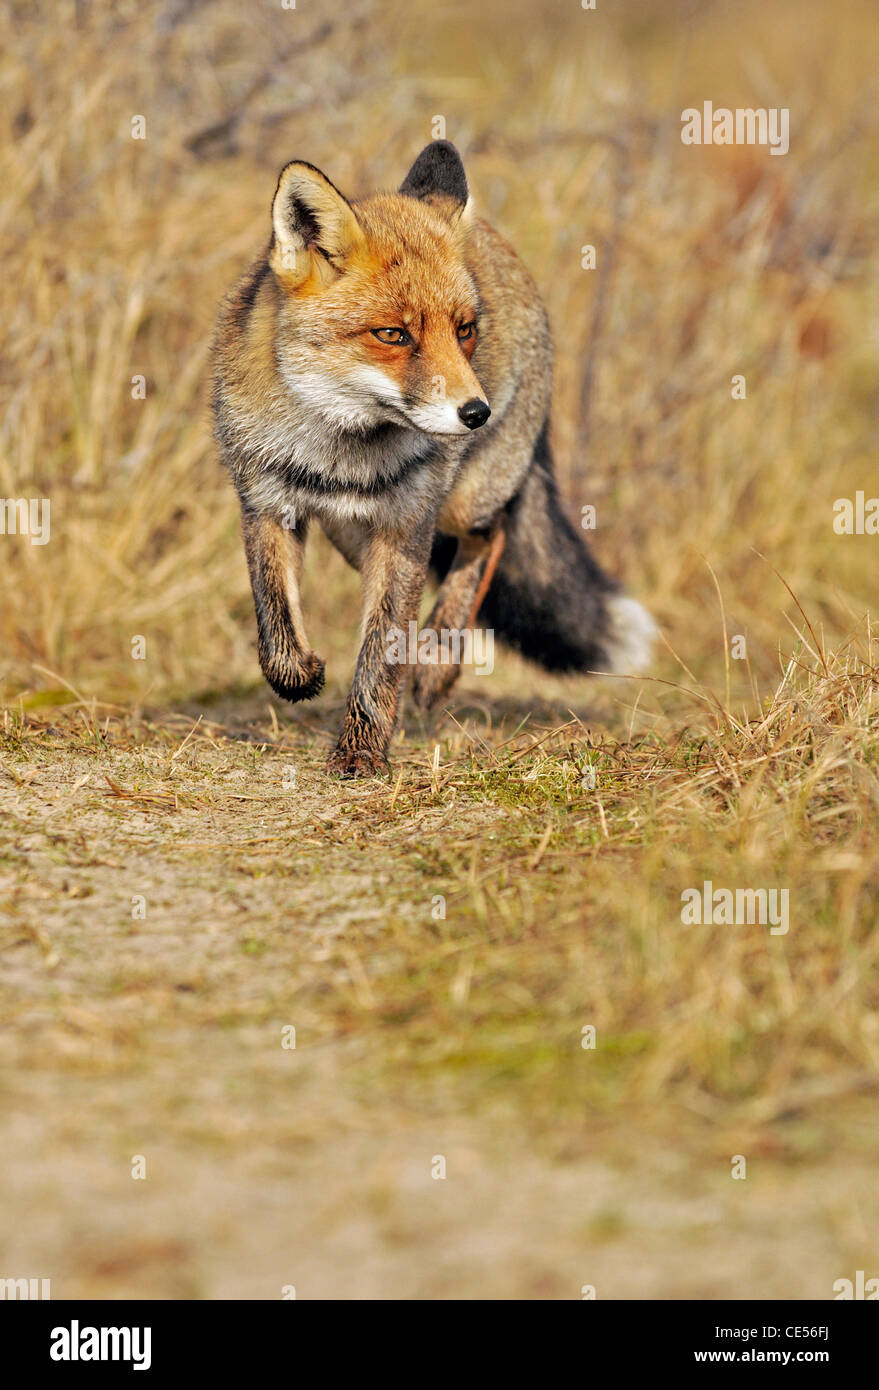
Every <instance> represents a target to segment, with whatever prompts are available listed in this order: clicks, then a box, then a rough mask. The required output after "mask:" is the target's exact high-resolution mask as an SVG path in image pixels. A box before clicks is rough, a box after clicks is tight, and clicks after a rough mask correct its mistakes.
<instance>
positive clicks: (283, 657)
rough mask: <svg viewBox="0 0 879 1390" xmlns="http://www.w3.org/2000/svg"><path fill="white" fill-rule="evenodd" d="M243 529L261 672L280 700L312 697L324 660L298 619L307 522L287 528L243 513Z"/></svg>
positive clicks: (318, 685)
mask: <svg viewBox="0 0 879 1390" xmlns="http://www.w3.org/2000/svg"><path fill="white" fill-rule="evenodd" d="M242 529H243V532H244V551H245V554H246V556H247V568H248V570H249V571H250V585H251V588H252V589H253V602H254V606H255V608H256V626H257V634H258V651H259V664H260V666H261V667H262V670H263V675H264V676H265V678H266V680H267V681H268V683H269V685H270V686H271V687H272V689H273V690H274V691H275V693H276V694H278V695H280V696H281V698H282V699H284V700H310V699H311V698H312V697H313V696H314V695H317V694H318V693H319V691H320V690H321V689H322V688H323V683H324V663H323V662H322V661H321V659H320V657H319V656H316V655H315V653H314V652H313V651H311V649H310V648H309V645H308V639H307V638H306V636H305V627H304V625H303V621H302V606H301V603H300V599H299V580H300V576H301V574H302V557H303V554H304V551H305V525H304V524H302V525H299V526H297V527H296V528H294V529H293V530H288V529H287V528H286V527H284V526H282V525H281V524H280V523H279V522H277V521H275V520H274V518H273V517H270V516H266V515H261V514H257V513H255V512H247V511H245V512H244V513H243V516H242Z"/></svg>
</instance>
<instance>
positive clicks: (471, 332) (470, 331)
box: [458, 323, 476, 343]
mask: <svg viewBox="0 0 879 1390" xmlns="http://www.w3.org/2000/svg"><path fill="white" fill-rule="evenodd" d="M475 336H476V324H475V323H462V324H459V325H458V341H459V342H460V343H466V341H467V339H468V338H473V337H475Z"/></svg>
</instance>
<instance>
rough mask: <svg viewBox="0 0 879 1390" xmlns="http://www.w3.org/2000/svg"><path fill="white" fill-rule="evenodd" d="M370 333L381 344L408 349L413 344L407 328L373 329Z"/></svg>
mask: <svg viewBox="0 0 879 1390" xmlns="http://www.w3.org/2000/svg"><path fill="white" fill-rule="evenodd" d="M370 332H371V333H372V336H373V337H374V338H378V340H379V342H380V343H392V344H394V346H396V347H406V346H408V344H409V343H411V342H412V339H411V338H410V337H409V334H408V333H407V332H406V330H405V328H371V329H370Z"/></svg>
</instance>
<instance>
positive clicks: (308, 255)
mask: <svg viewBox="0 0 879 1390" xmlns="http://www.w3.org/2000/svg"><path fill="white" fill-rule="evenodd" d="M272 231H273V238H272V250H271V252H270V255H269V264H270V265H271V267H272V270H273V271H274V272H275V274H276V275H277V276H278V278H279V279H280V280H282V281H284V282H285V283H286V284H288V285H290V286H291V287H294V286H296V285H300V284H303V283H304V282H305V281H306V280H309V279H311V278H312V277H313V276H314V275H317V277H318V279H319V280H321V281H322V282H323V283H328V282H330V281H331V280H332V279H334V278H335V277H336V276H337V275H339V274H340V273H341V272H342V271H343V270H344V268H345V265H346V264H347V262H348V261H349V260H350V258H351V257H352V255H353V254H354V253H355V251H356V250H357V248H358V247H359V246H361V245H362V243H363V232H362V230H361V228H360V224H359V223H358V221H357V217H356V215H355V212H354V209H353V208H352V206H351V204H350V203H349V202H348V200H347V198H345V197H343V196H342V194H341V193H340V192H339V190H338V188H336V186H335V184H332V183H330V181H329V179H328V178H327V176H326V174H322V173H321V171H320V169H315V167H314V165H313V164H305V163H303V162H302V161H300V160H295V161H294V162H293V163H292V164H288V165H286V166H285V168H283V169H282V170H281V177H280V178H279V180H278V188H277V192H276V193H275V200H274V202H273V204H272Z"/></svg>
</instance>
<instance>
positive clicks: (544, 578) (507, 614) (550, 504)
mask: <svg viewBox="0 0 879 1390" xmlns="http://www.w3.org/2000/svg"><path fill="white" fill-rule="evenodd" d="M504 530H505V532H506V545H505V547H504V552H503V555H502V557H501V561H500V564H499V566H498V569H497V572H496V574H495V576H494V578H493V580H492V582H491V585H490V587H489V590H488V593H487V594H486V596H485V599H484V600H483V604H482V607H481V609H480V611H479V623H480V626H484V627H487V628H493V629H494V630H495V632H496V634H497V635H498V637H500V638H502V639H503V640H504V641H505V642H506V643H507V645H508V646H511V647H514V648H515V649H516V650H517V651H519V652H521V653H522V655H523V656H526V657H528V658H529V659H530V660H531V661H536V662H539V664H540V665H541V666H543V667H544V668H545V669H546V670H547V671H620V672H623V671H626V670H633V669H636V668H637V667H638V666H640V665H642V664H643V662H644V660H645V658H646V654H647V650H648V648H649V639H650V635H651V631H652V622H651V619H650V618H649V616H648V615H647V613H646V612H645V611H644V609H643V608H641V606H640V604H636V603H634V602H633V600H631V599H627V598H623V597H622V595H621V594H620V589H619V585H618V584H617V583H616V581H615V580H613V579H611V578H610V576H609V575H607V574H605V573H604V571H603V570H602V569H601V567H600V566H599V565H598V564H597V562H596V561H595V560H594V559H593V558H592V555H591V553H590V551H589V549H588V547H587V545H586V540H585V537H584V536H583V535H582V534H580V533H579V532H577V531H576V530H575V529H574V527H573V526H572V525H571V523H570V521H569V520H568V518H567V517H566V515H565V513H564V510H563V509H562V504H561V501H560V499H559V495H558V489H557V487H556V481H555V477H554V475H553V470H552V457H551V454H550V450H549V442H548V438H547V429H546V426H544V428H543V430H542V431H541V434H540V436H539V438H538V440H537V443H536V445H535V449H534V460H533V462H532V464H531V467H530V468H529V470H528V473H527V476H526V478H525V481H524V482H523V484H522V487H521V488H520V490H519V492H518V493H517V494H516V496H515V497H514V498H512V499H511V501H510V502H509V503H508V504H507V508H506V515H505V518H504ZM454 548H455V547H454V542H449V543H447V541H446V538H445V537H437V541H436V543H435V545H434V553H433V557H432V563H433V565H434V568H435V569H437V571H438V572H439V573H440V575H441V577H442V574H443V573H444V572H445V571H446V570H447V569H448V566H449V564H450V563H451V558H452V556H453V555H454Z"/></svg>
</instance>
